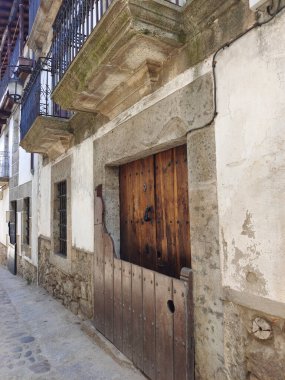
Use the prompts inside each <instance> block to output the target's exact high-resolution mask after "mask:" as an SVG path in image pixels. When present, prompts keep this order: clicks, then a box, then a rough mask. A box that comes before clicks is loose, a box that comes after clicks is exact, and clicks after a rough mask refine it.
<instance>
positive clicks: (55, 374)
mask: <svg viewBox="0 0 285 380" xmlns="http://www.w3.org/2000/svg"><path fill="white" fill-rule="evenodd" d="M0 318H1V322H0V337H1V338H0V339H1V345H0V363H1V364H0V379H1V380H10V379H19V380H20V379H21V380H23V379H48V380H52V379H54V380H55V379H56V380H58V379H69V380H71V379H81V380H85V379H102V380H103V379H106V380H111V379H114V380H115V379H124V380H128V379H129V380H140V379H141V380H142V379H144V377H143V376H142V375H141V374H140V373H139V372H138V371H137V370H136V369H134V368H133V367H132V366H131V364H130V363H129V362H128V361H127V359H125V358H124V357H123V356H122V355H121V354H120V353H119V352H116V351H114V350H113V349H110V347H109V343H106V342H104V341H103V340H101V339H100V338H99V342H100V341H101V342H102V344H101V345H100V344H95V343H94V342H93V341H91V339H90V338H89V337H88V336H87V335H86V334H85V333H84V332H83V331H82V330H81V326H80V325H81V324H82V321H81V320H79V319H78V318H77V317H76V316H74V315H73V314H72V313H71V312H69V311H68V310H66V309H65V308H64V307H63V306H62V305H61V304H60V303H59V302H57V301H56V300H54V299H53V298H52V297H50V296H49V295H48V294H47V293H46V292H45V290H43V289H41V288H38V287H35V286H32V285H28V284H27V283H26V282H25V281H24V280H22V279H21V278H19V277H15V276H13V275H11V274H10V273H9V272H8V271H7V270H5V269H3V268H0ZM106 347H109V349H110V350H111V352H112V355H109V354H108V353H107V352H106Z"/></svg>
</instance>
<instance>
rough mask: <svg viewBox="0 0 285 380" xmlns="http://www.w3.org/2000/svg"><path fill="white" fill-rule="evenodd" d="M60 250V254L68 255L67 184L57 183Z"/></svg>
mask: <svg viewBox="0 0 285 380" xmlns="http://www.w3.org/2000/svg"><path fill="white" fill-rule="evenodd" d="M57 201H58V202H57V206H58V208H57V213H58V249H59V252H57V253H59V254H61V255H64V256H66V255H67V207H66V206H67V183H66V181H61V182H59V183H57Z"/></svg>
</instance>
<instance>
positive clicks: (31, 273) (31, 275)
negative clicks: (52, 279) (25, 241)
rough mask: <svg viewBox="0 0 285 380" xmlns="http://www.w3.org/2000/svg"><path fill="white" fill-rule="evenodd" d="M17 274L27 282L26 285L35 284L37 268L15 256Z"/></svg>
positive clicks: (22, 258) (21, 257)
mask: <svg viewBox="0 0 285 380" xmlns="http://www.w3.org/2000/svg"><path fill="white" fill-rule="evenodd" d="M17 273H18V274H19V275H20V276H22V277H23V278H24V279H25V280H27V283H28V284H36V283H37V267H35V266H34V265H33V264H31V263H30V262H29V261H27V260H25V258H24V257H23V256H19V255H17Z"/></svg>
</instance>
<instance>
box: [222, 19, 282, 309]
mask: <svg viewBox="0 0 285 380" xmlns="http://www.w3.org/2000/svg"><path fill="white" fill-rule="evenodd" d="M217 62H218V63H217V88H218V92H217V100H218V116H217V119H216V144H217V176H218V202H219V216H220V243H221V254H222V265H223V285H224V286H228V287H230V288H232V289H234V290H238V291H246V292H249V293H251V294H254V295H259V296H263V297H266V298H270V299H272V300H276V301H280V302H285V286H284V284H285V282H284V273H285V255H284V247H285V14H284V12H283V14H282V15H279V16H277V18H276V21H274V22H273V23H269V24H267V25H265V26H262V27H261V28H258V29H255V30H254V31H252V32H250V33H249V34H247V35H246V36H245V37H243V38H242V39H240V40H239V41H238V42H235V43H234V44H233V45H232V46H230V47H229V48H228V49H226V50H224V51H223V52H222V53H221V54H219V56H218V57H217Z"/></svg>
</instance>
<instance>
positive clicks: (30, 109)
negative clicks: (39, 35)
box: [20, 58, 71, 139]
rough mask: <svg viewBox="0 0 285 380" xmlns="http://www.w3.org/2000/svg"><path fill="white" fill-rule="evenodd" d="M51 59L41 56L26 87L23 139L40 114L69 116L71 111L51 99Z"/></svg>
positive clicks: (22, 121) (21, 125)
mask: <svg viewBox="0 0 285 380" xmlns="http://www.w3.org/2000/svg"><path fill="white" fill-rule="evenodd" d="M52 82H53V79H52V70H51V59H50V58H40V59H39V60H38V61H37V63H36V65H35V68H34V70H33V72H32V74H31V77H30V80H29V82H28V84H27V86H26V87H25V90H24V94H23V98H22V109H21V124H20V130H21V139H23V138H24V137H25V135H26V134H27V132H28V131H29V129H30V128H31V126H32V125H33V123H34V121H35V120H36V118H37V117H38V116H54V117H60V118H69V117H70V116H71V112H69V111H65V110H63V109H62V108H61V107H60V106H58V105H57V104H56V103H54V102H53V101H52V99H51V89H52Z"/></svg>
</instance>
